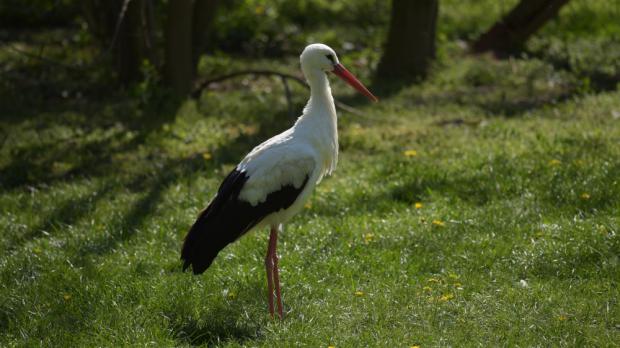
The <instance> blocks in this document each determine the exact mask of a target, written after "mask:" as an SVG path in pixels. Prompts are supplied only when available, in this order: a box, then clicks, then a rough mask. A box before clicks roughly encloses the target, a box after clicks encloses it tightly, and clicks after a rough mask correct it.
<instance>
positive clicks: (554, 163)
mask: <svg viewBox="0 0 620 348" xmlns="http://www.w3.org/2000/svg"><path fill="white" fill-rule="evenodd" d="M560 164H562V161H560V160H559V159H552V160H551V161H549V165H550V166H559V165H560Z"/></svg>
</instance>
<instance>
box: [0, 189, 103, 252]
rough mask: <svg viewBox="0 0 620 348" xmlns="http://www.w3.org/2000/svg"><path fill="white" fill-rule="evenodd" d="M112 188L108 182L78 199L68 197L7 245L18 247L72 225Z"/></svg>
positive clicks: (10, 247) (9, 247) (10, 248)
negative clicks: (37, 223)
mask: <svg viewBox="0 0 620 348" xmlns="http://www.w3.org/2000/svg"><path fill="white" fill-rule="evenodd" d="M111 189H112V185H109V184H106V185H103V186H102V187H101V188H98V189H96V190H95V191H93V192H91V193H88V194H85V195H83V196H82V197H79V198H76V199H67V200H65V201H64V202H62V203H60V204H59V205H57V206H56V207H55V208H54V210H53V211H52V212H51V213H50V214H48V215H47V216H46V217H45V218H44V219H42V221H41V223H40V224H39V225H36V226H33V227H31V228H30V229H29V230H28V231H27V232H26V233H24V234H23V235H19V236H15V237H14V238H13V240H11V241H10V242H9V243H8V244H7V246H8V249H9V250H13V249H16V248H18V247H20V246H22V245H23V244H25V243H27V242H29V241H34V240H36V239H39V238H42V237H47V236H50V234H51V233H50V232H51V231H52V230H54V229H55V228H57V227H59V226H63V225H64V226H66V225H72V224H74V223H76V222H77V221H79V220H80V219H81V218H83V217H84V216H86V215H87V214H88V213H89V212H90V211H91V209H93V207H95V206H96V204H97V202H98V201H99V200H101V199H103V198H104V197H105V196H106V195H107V194H108V193H109V192H110V191H111Z"/></svg>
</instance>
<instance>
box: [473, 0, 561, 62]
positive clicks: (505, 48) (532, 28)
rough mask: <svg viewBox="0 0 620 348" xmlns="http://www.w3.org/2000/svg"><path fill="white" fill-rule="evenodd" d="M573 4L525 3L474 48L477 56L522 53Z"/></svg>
mask: <svg viewBox="0 0 620 348" xmlns="http://www.w3.org/2000/svg"><path fill="white" fill-rule="evenodd" d="M568 1H569V0H521V1H520V2H519V3H518V4H517V6H515V8H513V9H512V10H511V11H510V12H509V13H508V14H507V15H506V16H504V18H502V19H501V20H500V21H499V22H497V23H495V24H494V25H493V26H492V27H491V28H490V29H489V30H488V31H487V32H485V33H484V34H482V35H481V36H480V37H479V38H478V39H477V40H476V41H475V42H474V43H473V45H472V50H473V51H474V52H477V53H480V52H485V51H492V52H494V53H495V54H497V55H498V56H504V55H509V54H513V53H516V52H519V51H521V50H522V48H523V46H524V45H525V42H526V41H527V39H528V38H529V37H530V36H531V35H532V34H534V33H535V32H536V31H537V30H538V29H540V28H541V27H542V26H543V25H544V24H545V23H546V22H547V21H549V20H550V19H551V18H553V17H555V16H556V15H557V14H558V12H559V11H560V8H562V6H564V5H565V4H566V3H567V2H568Z"/></svg>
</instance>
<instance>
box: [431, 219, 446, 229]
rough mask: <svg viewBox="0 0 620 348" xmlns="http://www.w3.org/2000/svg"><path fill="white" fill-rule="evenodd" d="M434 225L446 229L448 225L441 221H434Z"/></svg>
mask: <svg viewBox="0 0 620 348" xmlns="http://www.w3.org/2000/svg"><path fill="white" fill-rule="evenodd" d="M433 225H435V226H439V227H444V226H445V225H446V223H445V222H443V221H441V220H433Z"/></svg>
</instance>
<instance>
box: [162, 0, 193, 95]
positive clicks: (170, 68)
mask: <svg viewBox="0 0 620 348" xmlns="http://www.w3.org/2000/svg"><path fill="white" fill-rule="evenodd" d="M192 18H193V1H192V0H170V3H169V5H168V23H167V25H166V33H165V40H166V43H165V51H164V55H165V66H164V78H165V80H166V82H167V84H168V86H170V88H171V89H172V92H173V93H174V94H176V95H177V96H185V95H187V94H189V92H190V91H191V89H192V83H193V79H194V68H193V64H192V63H193V54H192Z"/></svg>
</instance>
